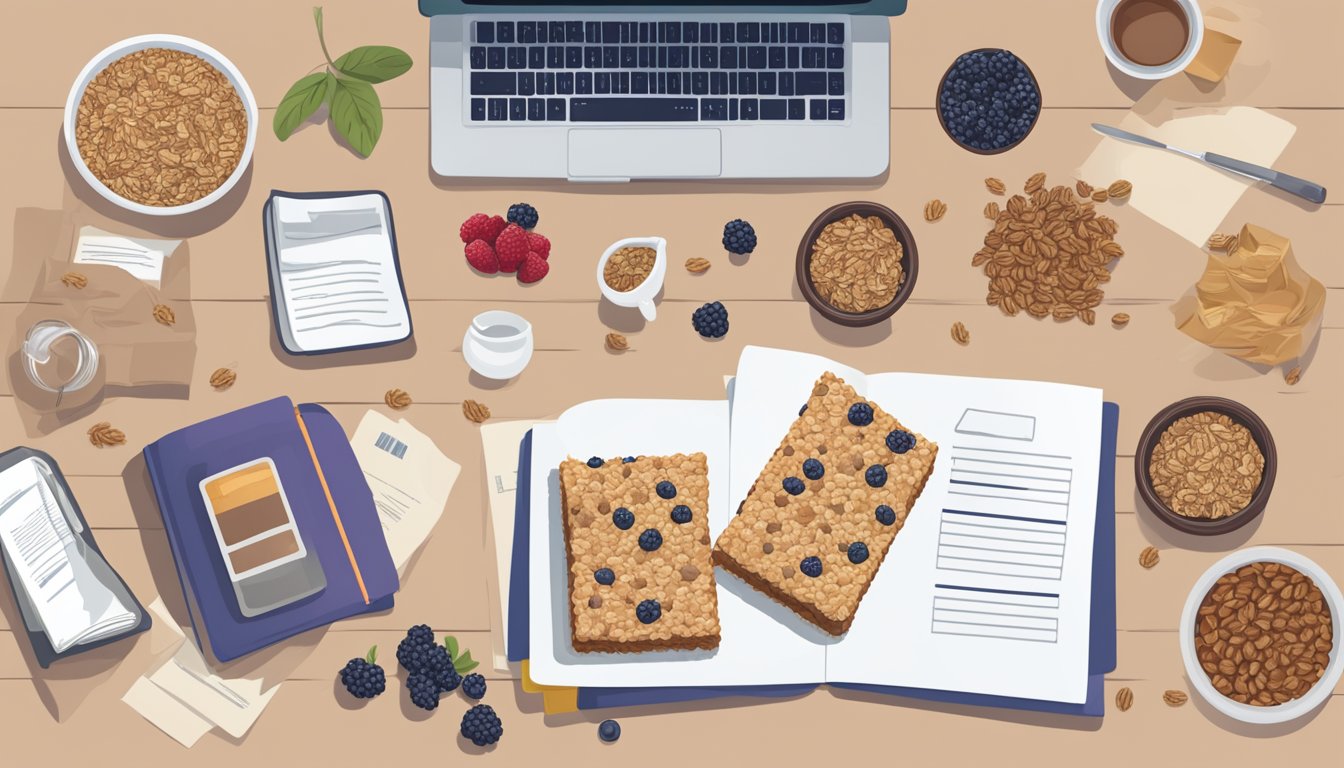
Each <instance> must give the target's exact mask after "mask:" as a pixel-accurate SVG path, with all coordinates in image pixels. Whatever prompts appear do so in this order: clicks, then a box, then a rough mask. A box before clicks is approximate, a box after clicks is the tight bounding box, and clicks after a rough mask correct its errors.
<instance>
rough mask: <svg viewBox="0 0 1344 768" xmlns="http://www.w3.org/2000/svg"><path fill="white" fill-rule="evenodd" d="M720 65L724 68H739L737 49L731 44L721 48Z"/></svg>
mask: <svg viewBox="0 0 1344 768" xmlns="http://www.w3.org/2000/svg"><path fill="white" fill-rule="evenodd" d="M719 66H720V67H722V68H723V69H737V49H736V48H733V47H731V46H724V47H722V48H720V49H719Z"/></svg>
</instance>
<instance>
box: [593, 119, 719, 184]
mask: <svg viewBox="0 0 1344 768" xmlns="http://www.w3.org/2000/svg"><path fill="white" fill-rule="evenodd" d="M719 155H720V146H719V131H718V129H717V128H618V129H601V128H595V129H582V128H575V129H573V130H571V131H570V132H569V176H570V178H585V177H586V178H594V177H605V178H617V179H625V178H669V177H713V176H718V175H719V174H720V173H722V169H723V164H722V162H721V161H720V157H719Z"/></svg>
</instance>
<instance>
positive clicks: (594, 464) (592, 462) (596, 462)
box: [588, 456, 606, 469]
mask: <svg viewBox="0 0 1344 768" xmlns="http://www.w3.org/2000/svg"><path fill="white" fill-rule="evenodd" d="M603 464H606V462H605V461H603V460H602V459H600V458H598V457H596V456H594V457H593V458H591V459H589V460H588V466H590V467H592V468H593V469H597V468H598V467H600V466H602V465H603Z"/></svg>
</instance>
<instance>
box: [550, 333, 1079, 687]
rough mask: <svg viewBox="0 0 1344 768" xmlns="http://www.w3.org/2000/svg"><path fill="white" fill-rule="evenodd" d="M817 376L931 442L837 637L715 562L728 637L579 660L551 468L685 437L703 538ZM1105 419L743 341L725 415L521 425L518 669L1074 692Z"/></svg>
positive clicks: (669, 414) (1047, 398) (1015, 390)
mask: <svg viewBox="0 0 1344 768" xmlns="http://www.w3.org/2000/svg"><path fill="white" fill-rule="evenodd" d="M826 370H830V371H833V372H835V373H837V374H839V375H840V376H842V377H843V378H845V379H846V381H848V382H849V383H850V384H852V385H854V386H855V388H856V389H857V390H858V391H859V392H860V393H862V394H864V395H866V396H867V397H870V398H871V399H872V400H873V401H875V402H877V403H879V404H882V405H883V406H884V407H885V408H887V409H888V410H889V411H890V412H892V413H893V414H894V415H896V416H897V418H899V419H901V420H902V421H904V422H905V423H906V424H907V425H909V426H910V427H911V428H913V429H916V430H918V431H920V432H921V433H923V434H925V435H926V436H927V437H929V438H930V439H932V440H935V441H937V442H938V443H939V444H940V455H939V459H938V463H937V465H936V467H935V470H934V474H933V476H932V477H931V478H930V480H929V483H928V486H927V487H926V489H925V491H924V494H923V495H922V496H921V497H920V500H919V502H918V503H917V504H916V506H915V508H914V510H913V511H912V512H911V515H910V518H909V521H908V522H907V524H906V526H905V528H904V529H903V530H902V532H901V534H900V535H899V536H897V538H896V541H895V543H894V544H893V545H892V549H891V553H890V555H889V556H888V558H887V561H886V562H885V563H884V565H883V567H882V569H881V571H880V572H879V573H878V576H877V578H876V579H875V580H874V582H873V585H872V587H871V589H870V591H869V593H868V595H867V596H866V597H865V599H864V602H863V604H862V605H861V607H860V608H859V611H858V614H857V618H856V620H855V622H854V625H853V627H852V628H851V629H850V631H849V632H848V633H847V634H846V635H845V636H843V637H841V638H831V637H829V636H825V635H823V634H822V633H820V632H818V631H817V630H815V629H814V628H812V627H810V626H809V625H807V624H806V623H804V622H802V621H801V620H800V619H797V617H796V616H794V615H793V614H792V613H791V612H789V611H787V610H785V609H782V608H781V607H780V606H778V605H777V604H775V603H774V602H773V601H770V600H769V599H768V598H765V597H763V596H762V595H760V594H759V593H756V592H755V591H754V590H752V589H751V588H750V587H747V586H746V585H745V584H742V583H741V582H738V581H736V580H735V579H734V578H733V577H731V576H729V575H728V574H726V573H724V572H722V571H718V572H717V573H716V575H717V577H718V580H719V606H720V622H721V624H722V627H723V632H722V634H723V641H722V644H721V646H720V647H719V648H718V649H717V651H715V652H714V653H712V654H701V655H699V656H691V655H688V654H685V653H680V652H663V653H652V654H638V655H629V656H617V655H601V654H576V653H574V651H573V649H572V648H571V647H569V643H568V631H567V621H568V616H567V612H566V611H565V610H563V609H564V607H565V603H564V602H563V600H558V599H557V597H560V596H559V595H558V594H557V585H559V591H563V585H564V584H565V576H564V570H563V568H564V551H563V542H562V541H561V540H560V538H559V537H557V535H556V529H557V528H558V526H557V525H556V524H555V522H554V521H558V519H559V518H558V512H557V511H556V510H555V509H553V507H552V505H553V504H554V503H555V500H556V495H555V488H554V484H555V479H554V467H555V466H556V465H558V463H559V461H560V460H561V459H563V458H564V456H565V455H567V454H568V455H579V456H584V455H620V454H626V453H650V454H651V453H667V452H674V451H684V450H687V447H686V446H687V445H688V444H689V443H691V442H694V443H695V444H696V445H697V446H698V448H697V449H698V450H704V451H705V452H706V453H707V454H708V455H709V458H710V467H711V477H710V493H711V497H710V518H711V528H712V530H713V531H714V532H715V533H717V532H718V531H721V530H722V528H723V527H724V526H725V525H727V522H728V519H729V518H730V516H731V515H732V510H734V509H735V508H736V506H737V503H738V502H739V501H740V500H741V498H742V497H743V496H744V495H745V494H746V492H747V489H748V488H749V487H750V485H751V483H752V481H753V479H754V478H755V476H756V474H757V473H758V472H759V471H760V468H761V466H762V465H763V464H764V463H765V461H766V459H767V458H768V457H769V455H770V453H771V452H772V451H773V449H774V447H775V446H776V445H777V444H778V439H779V436H780V435H782V434H783V433H784V431H785V430H786V429H787V428H788V425H789V423H791V422H792V420H793V418H794V417H795V415H796V413H797V409H798V405H799V403H800V402H801V401H803V400H804V399H805V398H806V395H807V393H808V392H809V390H810V387H811V385H812V383H813V381H815V379H816V377H817V376H819V375H820V374H821V373H822V372H823V371H826ZM1102 421H1103V404H1102V400H1101V393H1100V391H1098V390H1093V389H1086V388H1081V387H1071V386H1066V385H1059V384H1047V383H1039V382H1017V381H1002V380H989V379H966V378H956V377H943V376H928V375H920V374H879V375H874V376H865V375H864V374H862V373H860V372H858V371H854V370H852V369H848V368H846V367H844V366H840V365H838V364H836V363H833V362H832V361H828V360H825V359H823V358H819V357H815V356H811V355H802V354H798V353H791V352H783V351H779V350H768V349H761V348H753V347H749V348H747V349H746V350H744V353H743V356H742V360H741V361H740V363H739V369H738V377H737V381H736V383H735V386H734V391H733V395H732V405H731V415H730V409H729V408H728V404H727V403H723V402H690V401H598V402H593V403H585V404H582V405H579V406H576V407H575V408H572V409H570V411H568V412H566V414H564V415H563V416H562V417H561V419H560V421H559V422H558V423H557V424H555V425H538V426H537V427H536V428H535V429H534V431H533V444H532V453H533V456H532V458H533V463H532V472H531V474H532V477H531V487H530V489H529V490H530V494H531V497H532V504H531V509H532V511H531V514H532V520H531V527H532V529H533V531H534V535H533V536H532V538H531V541H530V555H531V558H530V561H531V564H532V568H531V569H530V574H529V578H530V581H531V582H532V583H531V585H530V588H531V589H530V591H531V593H532V595H533V596H534V597H533V599H532V600H531V601H530V613H531V616H530V617H529V618H530V621H529V625H530V632H529V634H530V638H529V639H530V642H529V646H530V676H531V678H532V680H533V681H534V682H536V683H538V684H541V685H560V686H566V685H571V686H572V685H577V686H584V687H626V688H631V687H667V686H778V685H798V684H817V683H831V684H842V685H843V684H858V685H865V686H874V685H875V686H887V687H903V688H921V689H933V690H943V691H957V692H963V693H968V694H979V695H988V696H999V697H1013V698H1018V699H1031V700H1038V701H1053V702H1060V703H1069V704H1075V705H1079V704H1082V703H1083V702H1085V701H1086V700H1087V699H1088V694H1089V690H1088V689H1089V679H1090V677H1092V674H1091V666H1093V665H1091V664H1090V658H1089V657H1090V650H1091V648H1090V646H1091V636H1092V618H1093V616H1092V606H1091V600H1092V578H1093V565H1094V561H1093V535H1094V532H1095V530H1096V525H1095V522H1096V515H1097V506H1098V502H1097V499H1098V488H1099V480H1100V478H1099V467H1100V459H1101V456H1102V442H1103V440H1102ZM730 424H731V435H732V439H731V441H729V439H728V434H729V425H730ZM632 441H633V443H634V444H631V442H632ZM716 466H718V467H720V472H719V473H718V476H717V477H716V475H715V467H716ZM724 468H726V469H727V472H726V475H727V476H726V478H725V477H724V475H725V473H724V471H723V469H724ZM725 479H726V481H727V482H726V483H725V482H724V480H725ZM537 534H540V535H537ZM557 566H558V567H557ZM548 598H549V599H548Z"/></svg>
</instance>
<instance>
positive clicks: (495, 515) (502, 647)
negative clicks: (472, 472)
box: [481, 421, 540, 672]
mask: <svg viewBox="0 0 1344 768" xmlns="http://www.w3.org/2000/svg"><path fill="white" fill-rule="evenodd" d="M538 423H540V422H536V421H500V422H493V423H490V424H485V425H482V426H481V447H482V449H483V450H484V452H485V485H486V488H485V494H486V499H487V500H488V501H489V507H490V523H491V525H490V531H491V538H492V539H493V540H494V545H495V546H494V551H495V567H496V582H495V585H496V586H495V589H496V595H495V597H496V600H495V601H494V603H493V605H492V606H491V611H492V612H495V611H497V612H498V613H497V614H496V615H495V618H496V619H498V621H497V622H494V621H492V622H491V626H496V627H499V628H500V631H498V632H492V633H491V636H492V638H493V642H494V648H493V650H494V657H495V671H496V672H505V671H508V669H509V661H508V653H507V646H506V643H507V640H508V637H509V576H510V573H511V567H510V565H511V563H512V562H513V520H514V517H515V515H516V509H515V506H514V505H515V501H516V494H515V491H516V490H517V488H518V447H519V444H520V443H521V442H522V441H523V436H524V435H526V434H527V431H528V430H529V429H532V427H533V426H535V425H536V424H538Z"/></svg>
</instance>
